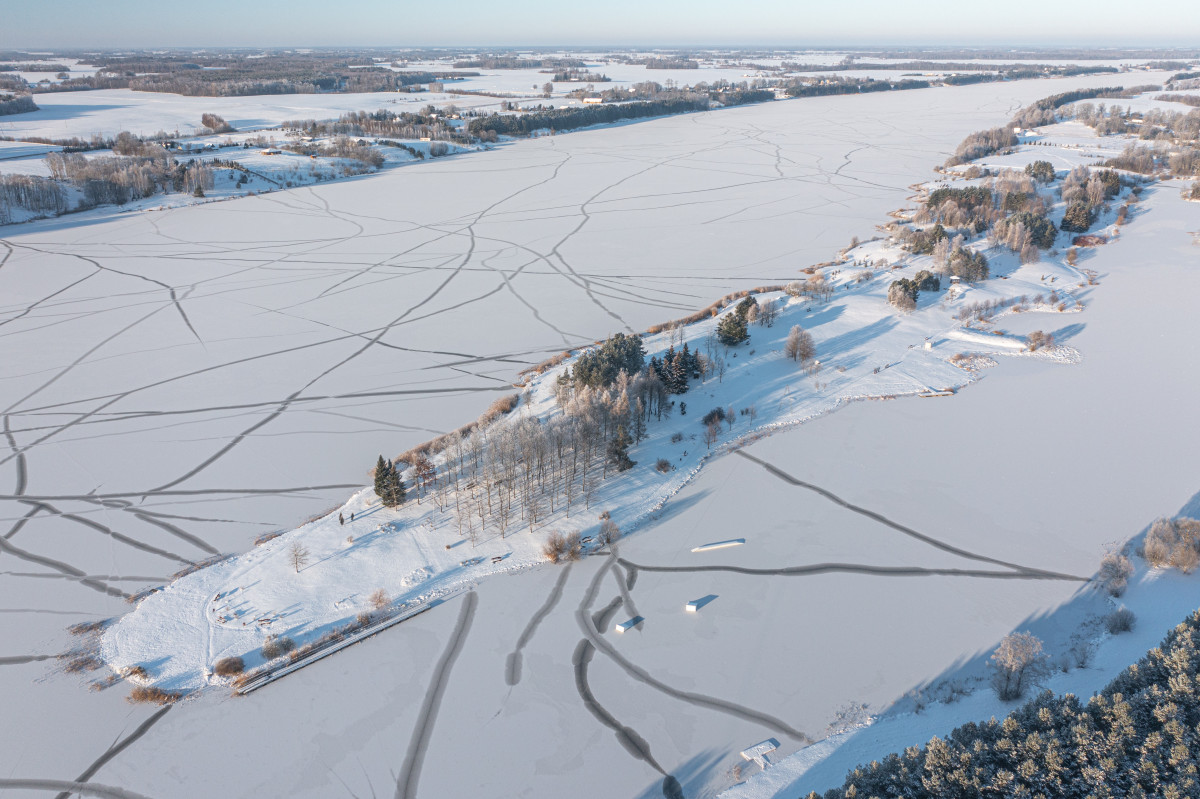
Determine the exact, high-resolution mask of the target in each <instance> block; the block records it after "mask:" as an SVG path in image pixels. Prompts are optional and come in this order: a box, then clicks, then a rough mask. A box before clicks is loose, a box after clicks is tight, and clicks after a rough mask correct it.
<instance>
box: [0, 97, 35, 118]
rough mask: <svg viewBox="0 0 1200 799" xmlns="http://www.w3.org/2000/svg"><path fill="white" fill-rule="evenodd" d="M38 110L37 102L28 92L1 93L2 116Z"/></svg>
mask: <svg viewBox="0 0 1200 799" xmlns="http://www.w3.org/2000/svg"><path fill="white" fill-rule="evenodd" d="M36 110H38V107H37V103H35V102H34V101H33V98H32V97H30V96H29V95H28V94H17V95H12V94H0V117H2V116H8V115H9V114H25V113H28V112H30V111H36Z"/></svg>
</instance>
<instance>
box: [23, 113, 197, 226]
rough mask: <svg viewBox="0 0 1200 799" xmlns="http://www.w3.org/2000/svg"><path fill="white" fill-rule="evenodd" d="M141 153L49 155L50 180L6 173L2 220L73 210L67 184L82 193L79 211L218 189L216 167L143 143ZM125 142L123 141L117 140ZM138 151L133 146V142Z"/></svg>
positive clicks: (139, 151) (133, 140) (63, 153)
mask: <svg viewBox="0 0 1200 799" xmlns="http://www.w3.org/2000/svg"><path fill="white" fill-rule="evenodd" d="M125 136H126V137H127V140H126V141H127V142H135V143H137V147H138V149H137V150H135V151H134V152H136V154H133V155H128V156H107V157H99V158H86V157H85V156H83V155H80V154H79V153H67V152H62V153H50V154H49V155H47V156H46V166H47V167H48V168H49V169H50V177H48V178H46V177H41V176H39V175H6V176H2V177H0V222H11V221H12V220H13V219H14V218H15V214H14V213H13V212H14V211H16V210H18V209H21V210H25V211H29V212H32V213H33V214H36V215H38V216H53V215H57V214H62V213H65V212H66V211H68V210H70V208H69V206H70V204H71V200H70V196H69V194H68V193H67V191H66V189H65V188H64V187H65V186H70V187H73V188H75V189H78V190H79V192H80V194H81V197H80V199H79V202H78V205H77V209H78V210H82V209H85V208H92V207H94V206H97V205H109V204H116V205H121V204H124V203H127V202H130V201H131V200H139V199H142V198H144V197H150V196H152V195H154V194H159V193H167V192H189V193H192V194H196V195H199V196H202V195H203V193H204V192H205V191H207V190H209V189H211V188H212V186H213V168H212V166H210V165H209V164H206V163H202V162H199V161H191V162H187V163H183V162H179V161H176V160H175V159H174V158H173V157H172V156H171V155H170V154H169V153H167V152H166V151H165V150H163V149H162V148H161V147H158V146H157V145H152V144H146V143H143V142H140V140H138V139H136V138H134V137H132V136H128V134H125ZM118 138H120V137H118ZM128 146H129V147H133V146H134V145H133V144H128Z"/></svg>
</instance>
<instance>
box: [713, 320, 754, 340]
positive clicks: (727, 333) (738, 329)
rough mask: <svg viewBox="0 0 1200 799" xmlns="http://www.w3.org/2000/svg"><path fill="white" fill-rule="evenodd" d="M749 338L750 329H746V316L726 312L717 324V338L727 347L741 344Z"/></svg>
mask: <svg viewBox="0 0 1200 799" xmlns="http://www.w3.org/2000/svg"><path fill="white" fill-rule="evenodd" d="M748 338H750V331H748V330H747V329H746V317H744V316H742V315H740V314H738V313H736V312H735V313H731V314H726V315H725V317H724V318H723V319H721V321H720V323H718V324H717V340H718V341H720V342H721V343H722V344H724V345H725V346H727V347H731V346H733V345H735V344H741V343H742V342H743V341H745V340H746V339H748Z"/></svg>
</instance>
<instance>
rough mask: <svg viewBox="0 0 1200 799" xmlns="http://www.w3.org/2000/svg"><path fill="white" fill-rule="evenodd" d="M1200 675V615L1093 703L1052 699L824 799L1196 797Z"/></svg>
mask: <svg viewBox="0 0 1200 799" xmlns="http://www.w3.org/2000/svg"><path fill="white" fill-rule="evenodd" d="M1198 672H1200V611H1198V612H1196V613H1194V614H1192V615H1191V616H1190V617H1188V618H1187V619H1186V620H1185V621H1184V622H1183V623H1181V624H1179V625H1178V626H1177V627H1176V628H1175V629H1174V630H1172V631H1171V632H1170V634H1168V635H1167V637H1166V639H1165V640H1164V641H1163V642H1162V644H1160V645H1159V646H1158V647H1156V648H1155V649H1152V650H1150V652H1148V653H1147V654H1146V656H1145V657H1143V658H1142V659H1141V660H1139V661H1138V662H1137V663H1136V664H1134V665H1132V666H1130V667H1129V668H1128V669H1126V670H1125V671H1123V672H1122V673H1121V674H1120V675H1119V676H1117V678H1116V679H1114V680H1113V681H1112V682H1110V683H1109V684H1108V685H1107V686H1106V687H1105V688H1104V689H1103V690H1102V691H1101V692H1100V693H1099V694H1097V695H1096V696H1094V697H1092V698H1091V699H1090V700H1088V701H1087V702H1081V701H1080V700H1079V699H1078V698H1077V697H1075V696H1072V695H1070V694H1068V695H1065V696H1054V695H1053V694H1051V693H1050V692H1049V691H1046V692H1044V693H1042V694H1041V695H1040V696H1038V697H1037V698H1035V699H1033V700H1031V701H1030V702H1028V703H1026V704H1024V705H1022V706H1021V707H1019V708H1018V709H1016V710H1015V711H1013V712H1012V713H1011V714H1010V715H1009V716H1008V717H1006V718H1005V719H1003V720H1001V721H997V720H995V719H993V720H991V721H987V722H982V723H971V724H966V725H963V726H962V727H959V728H958V729H956V730H954V731H953V732H951V733H950V734H949V735H947V736H946V737H945V738H934V739H933V740H932V741H930V742H929V743H928V744H926V745H925V746H921V747H916V746H914V747H910V748H909V749H906V750H905V751H904V752H903V753H897V754H891V755H888V756H887V757H885V758H883V759H882V760H880V761H873V762H871V763H870V764H868V765H865V766H859V767H858V768H856V769H854V770H853V771H852V772H850V773H849V775H848V776H847V777H846V780H845V782H844V783H843V785H842V786H841V787H840V788H835V789H832V790H829V791H826V792H825V794H824V799H856V798H857V799H866V798H867V797H881V798H884V797H910V796H922V797H930V799H943V798H944V799H957V798H958V797H963V796H1012V797H1038V796H1043V797H1046V796H1054V797H1066V798H1068V799H1070V798H1071V797H1080V799H1082V798H1083V797H1110V796H1111V797H1116V796H1121V797H1150V796H1163V797H1184V796H1196V795H1198V794H1200V779H1198V775H1200V681H1197V679H1196V674H1197V673H1198ZM808 799H822V797H820V796H819V795H818V794H816V793H811V794H809V797H808Z"/></svg>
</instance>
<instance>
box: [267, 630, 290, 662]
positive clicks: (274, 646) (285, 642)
mask: <svg viewBox="0 0 1200 799" xmlns="http://www.w3.org/2000/svg"><path fill="white" fill-rule="evenodd" d="M295 648H296V642H295V641H293V640H292V639H291V638H287V637H282V636H275V635H269V636H267V640H266V641H263V645H262V656H263V660H274V659H275V658H277V657H280V656H281V655H286V654H287V653H288V652H291V651H292V650H293V649H295Z"/></svg>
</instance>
